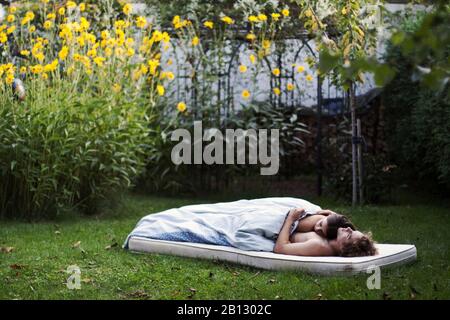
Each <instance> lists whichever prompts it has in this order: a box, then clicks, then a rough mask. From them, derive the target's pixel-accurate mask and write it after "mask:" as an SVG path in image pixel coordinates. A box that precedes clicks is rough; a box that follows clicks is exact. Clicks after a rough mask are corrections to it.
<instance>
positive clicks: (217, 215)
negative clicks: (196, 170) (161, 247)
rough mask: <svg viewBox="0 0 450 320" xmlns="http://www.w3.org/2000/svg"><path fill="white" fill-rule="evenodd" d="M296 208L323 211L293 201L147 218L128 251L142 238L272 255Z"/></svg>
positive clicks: (196, 208) (190, 209)
mask: <svg viewBox="0 0 450 320" xmlns="http://www.w3.org/2000/svg"><path fill="white" fill-rule="evenodd" d="M292 208H304V209H305V212H306V214H307V215H309V214H314V213H315V212H317V211H318V210H321V208H320V207H319V206H317V205H314V204H312V203H311V202H308V201H306V200H302V199H297V198H290V197H280V198H262V199H253V200H239V201H233V202H220V203H214V204H198V205H189V206H184V207H181V208H176V209H169V210H165V211H162V212H159V213H154V214H149V215H147V216H145V217H143V218H142V219H141V220H140V221H139V222H138V224H137V225H136V227H135V228H134V230H133V231H132V232H131V233H130V234H129V235H128V237H127V239H126V241H125V243H124V247H125V248H128V240H129V238H130V237H133V236H138V237H145V238H150V239H159V240H169V241H182V242H196V243H205V244H215V245H222V246H231V247H235V248H238V249H241V250H251V251H269V252H270V251H273V247H274V245H275V241H276V239H277V237H278V233H279V232H280V229H281V227H282V226H283V223H284V220H285V218H286V216H287V214H288V212H289V210H290V209H292ZM296 224H297V223H295V224H293V225H292V228H291V232H292V231H293V230H294V229H295V227H296Z"/></svg>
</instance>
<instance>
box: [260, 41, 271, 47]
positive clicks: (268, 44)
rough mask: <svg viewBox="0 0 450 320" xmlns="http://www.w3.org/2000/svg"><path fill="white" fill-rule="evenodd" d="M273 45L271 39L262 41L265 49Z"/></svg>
mask: <svg viewBox="0 0 450 320" xmlns="http://www.w3.org/2000/svg"><path fill="white" fill-rule="evenodd" d="M271 45H272V43H271V42H270V40H264V41H263V43H262V46H263V48H264V49H270V46H271Z"/></svg>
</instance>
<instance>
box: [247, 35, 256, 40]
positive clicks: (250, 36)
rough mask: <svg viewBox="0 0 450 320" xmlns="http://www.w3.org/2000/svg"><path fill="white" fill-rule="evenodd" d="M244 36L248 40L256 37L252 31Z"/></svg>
mask: <svg viewBox="0 0 450 320" xmlns="http://www.w3.org/2000/svg"><path fill="white" fill-rule="evenodd" d="M245 38H246V39H247V40H249V41H253V40H255V39H256V36H255V35H254V34H253V33H249V34H247V36H246V37H245Z"/></svg>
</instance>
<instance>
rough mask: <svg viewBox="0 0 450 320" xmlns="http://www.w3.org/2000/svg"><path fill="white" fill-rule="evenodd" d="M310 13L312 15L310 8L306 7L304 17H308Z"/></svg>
mask: <svg viewBox="0 0 450 320" xmlns="http://www.w3.org/2000/svg"><path fill="white" fill-rule="evenodd" d="M312 15H313V13H312V11H311V9H308V10H306V11H305V16H306V17H308V18H310V17H312Z"/></svg>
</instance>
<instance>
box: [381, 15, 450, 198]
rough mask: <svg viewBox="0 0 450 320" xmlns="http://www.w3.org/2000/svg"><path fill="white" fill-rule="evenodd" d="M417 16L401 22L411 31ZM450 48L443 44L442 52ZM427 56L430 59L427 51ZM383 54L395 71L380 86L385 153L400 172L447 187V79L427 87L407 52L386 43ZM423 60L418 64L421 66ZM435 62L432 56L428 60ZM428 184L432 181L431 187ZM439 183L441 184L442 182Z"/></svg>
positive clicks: (449, 141)
mask: <svg viewBox="0 0 450 320" xmlns="http://www.w3.org/2000/svg"><path fill="white" fill-rule="evenodd" d="M419 22H420V19H417V18H408V19H406V20H404V22H403V23H402V24H401V26H404V28H405V30H406V31H408V32H413V31H414V30H415V29H416V28H417V27H418V25H419ZM448 52H450V48H449V47H448V44H447V58H446V59H448ZM429 56H430V60H429V61H428V62H426V63H430V62H431V59H434V57H433V55H432V54H431V51H430V55H429ZM385 59H386V60H387V61H389V62H390V63H391V64H392V65H395V66H396V69H397V76H396V77H395V79H394V80H393V81H392V82H391V83H390V84H389V85H388V86H387V87H386V88H385V91H384V99H385V105H386V113H385V114H386V133H387V134H386V136H387V138H388V139H387V142H388V147H389V155H390V159H391V160H392V161H393V162H395V163H396V164H397V165H398V166H399V169H400V170H399V171H400V172H401V178H402V180H403V181H404V182H405V181H406V182H410V183H413V184H416V183H420V184H421V185H423V183H427V184H429V185H430V186H432V188H433V189H434V190H439V191H440V192H444V193H445V190H447V192H448V191H449V190H450V105H449V104H450V102H449V96H448V94H449V90H448V84H447V86H446V88H443V90H441V91H438V90H431V89H429V88H427V87H425V86H423V85H421V84H419V83H418V82H416V81H415V78H416V73H417V72H418V70H417V69H416V68H415V67H413V66H414V65H415V64H414V63H413V61H412V60H410V59H411V58H410V57H408V56H405V55H403V54H402V53H401V51H400V50H399V49H398V48H396V47H395V46H392V45H389V46H388V49H387V52H386V56H385ZM426 63H425V64H424V65H423V67H424V68H426V67H427V65H426ZM434 63H436V62H434ZM433 186H434V187H433ZM442 187H443V188H442Z"/></svg>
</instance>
